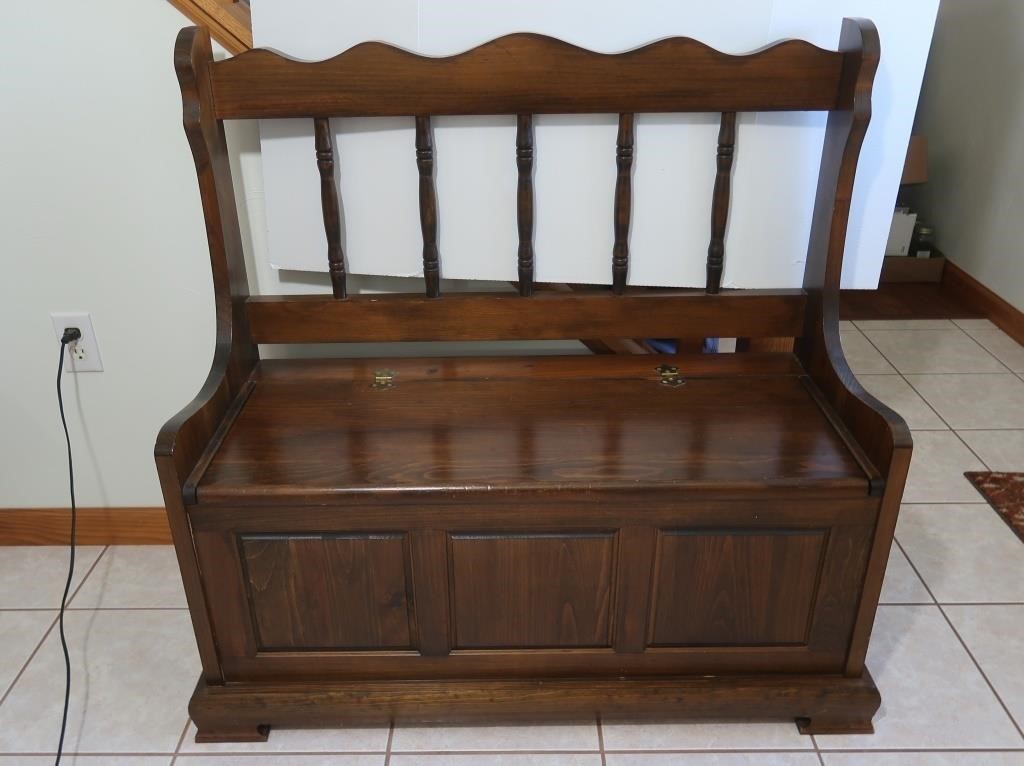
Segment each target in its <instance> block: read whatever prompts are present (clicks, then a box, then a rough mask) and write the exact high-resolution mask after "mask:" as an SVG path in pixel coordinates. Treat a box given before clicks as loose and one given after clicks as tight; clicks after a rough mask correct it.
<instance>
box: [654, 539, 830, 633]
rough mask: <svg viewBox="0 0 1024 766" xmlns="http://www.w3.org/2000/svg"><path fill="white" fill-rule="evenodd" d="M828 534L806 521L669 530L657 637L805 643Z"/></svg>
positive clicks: (661, 550) (662, 547)
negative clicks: (759, 527)
mask: <svg viewBox="0 0 1024 766" xmlns="http://www.w3.org/2000/svg"><path fill="white" fill-rule="evenodd" d="M825 537H826V536H825V532H824V531H823V530H817V531H814V530H804V529H801V530H799V531H789V530H764V531H758V532H756V533H755V532H754V531H752V530H749V529H739V530H707V531H702V530H672V531H669V532H667V533H666V532H663V533H662V534H661V535H660V536H659V539H658V558H657V562H658V563H657V568H656V571H655V574H654V578H655V587H656V589H657V590H656V593H657V595H656V597H655V602H654V611H653V613H652V616H651V643H652V644H654V645H657V646H679V645H686V644H690V645H707V646H729V645H733V646H735V645H743V644H751V643H760V644H803V643H806V641H807V638H808V636H807V633H808V628H809V626H810V618H811V614H812V606H813V601H812V599H813V597H814V593H815V591H816V589H817V586H818V579H819V575H820V571H821V559H822V554H823V553H824V547H825V546H824V543H825Z"/></svg>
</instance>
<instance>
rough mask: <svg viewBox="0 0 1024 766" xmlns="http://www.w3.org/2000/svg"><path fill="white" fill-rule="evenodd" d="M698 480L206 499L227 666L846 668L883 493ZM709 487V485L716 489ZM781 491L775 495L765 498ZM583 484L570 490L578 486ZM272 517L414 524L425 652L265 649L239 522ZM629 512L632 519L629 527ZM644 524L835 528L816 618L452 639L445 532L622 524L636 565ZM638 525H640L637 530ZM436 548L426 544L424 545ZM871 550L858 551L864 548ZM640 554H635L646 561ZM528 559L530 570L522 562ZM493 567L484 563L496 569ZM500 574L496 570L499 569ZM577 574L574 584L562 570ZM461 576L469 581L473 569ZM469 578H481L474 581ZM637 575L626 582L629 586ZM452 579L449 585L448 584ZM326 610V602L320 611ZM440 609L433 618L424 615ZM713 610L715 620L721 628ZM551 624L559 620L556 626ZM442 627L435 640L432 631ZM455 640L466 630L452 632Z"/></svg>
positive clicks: (525, 614)
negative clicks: (675, 635)
mask: <svg viewBox="0 0 1024 766" xmlns="http://www.w3.org/2000/svg"><path fill="white" fill-rule="evenodd" d="M694 496H695V495H692V494H684V493H679V492H675V493H669V494H662V495H659V494H656V493H652V492H648V491H644V492H643V493H642V494H640V493H638V492H637V491H636V490H635V489H633V490H630V491H628V492H621V493H608V492H594V493H591V494H590V495H589V496H586V495H581V494H580V493H573V494H572V495H571V496H570V495H567V494H565V493H561V494H554V493H546V494H543V495H528V494H524V493H517V494H512V493H495V492H494V491H493V490H492V491H491V492H490V493H489V494H488V493H486V492H484V493H477V494H476V495H475V496H472V497H471V498H468V499H466V501H465V502H464V501H463V499H462V498H452V497H450V496H445V495H444V494H441V493H431V494H429V495H426V494H424V493H420V494H419V496H418V497H416V498H409V500H408V501H407V502H403V501H401V500H400V499H399V498H397V497H396V496H395V495H394V494H391V493H389V494H388V495H386V496H380V497H379V498H378V499H377V501H376V502H373V501H370V500H369V499H367V502H362V501H355V500H354V499H352V498H348V499H346V500H344V501H343V503H342V504H329V503H328V504H323V503H321V504H319V505H316V504H305V505H281V504H277V505H274V506H267V507H262V508H261V507H258V506H253V505H249V504H242V505H235V506H211V505H204V506H199V507H197V508H196V512H195V513H194V514H193V523H194V529H195V532H196V542H197V549H198V551H199V554H200V560H201V562H202V564H203V567H204V570H205V571H206V572H208V573H209V577H208V587H209V598H210V600H211V604H213V605H214V608H213V614H214V620H215V626H216V628H217V631H216V632H217V634H218V636H219V642H220V647H221V652H222V661H223V663H224V667H225V672H226V674H227V676H228V677H229V678H230V679H233V680H235V681H240V680H248V681H256V680H262V681H270V680H274V681H281V682H290V681H298V680H302V681H309V680H319V681H325V680H346V679H355V678H359V679H365V680H373V679H385V678H386V679H391V680H399V679H411V678H419V679H437V678H468V677H478V676H480V675H487V676H489V677H498V676H502V677H517V678H530V677H533V678H536V677H552V676H562V677H565V676H570V675H575V676H580V675H585V676H590V677H594V676H596V675H601V674H604V673H614V674H615V675H622V674H624V673H626V674H645V675H650V674H683V673H744V672H747V673H749V672H755V671H756V672H764V671H766V670H767V671H770V672H773V673H782V672H805V673H813V672H819V673H820V672H831V673H839V672H840V670H841V668H842V666H843V663H844V662H845V659H846V648H847V643H848V640H849V634H850V625H851V622H852V617H853V610H854V608H855V605H856V598H857V595H858V587H859V586H858V582H859V578H861V577H862V576H863V572H864V568H863V567H864V561H865V560H866V558H865V556H866V552H867V549H868V547H869V546H870V539H871V531H872V524H873V521H874V518H875V511H876V509H877V500H876V499H872V498H868V497H864V496H856V497H853V496H848V497H845V498H843V497H838V496H833V497H830V498H825V497H824V496H820V495H818V496H817V497H816V496H815V493H814V492H813V490H810V489H804V490H801V491H800V492H799V493H798V494H794V493H790V496H789V497H786V496H785V495H784V494H783V493H781V492H777V491H776V492H772V493H766V492H765V490H760V491H759V492H758V493H756V494H751V495H748V497H746V498H739V499H731V500H729V499H727V500H721V501H709V500H701V501H697V502H692V501H691V502H688V501H681V500H680V497H694ZM705 497H706V496H705ZM767 497H770V498H771V499H766V498H767ZM570 498H571V499H570ZM241 523H244V524H245V525H247V526H248V527H249V528H252V527H256V528H259V529H261V530H265V532H264V534H267V535H281V536H290V537H300V536H306V535H311V536H315V535H322V534H323V533H322V532H321V531H320V530H324V529H334V530H337V533H338V534H344V535H346V536H356V537H358V536H363V535H365V534H367V533H368V534H374V535H379V534H381V532H380V530H382V529H385V530H391V533H392V534H406V533H407V534H409V536H410V538H411V539H413V540H414V541H415V540H417V539H419V540H421V541H422V543H421V544H420V545H419V548H420V551H421V553H420V554H417V552H416V550H415V548H416V545H417V544H416V543H415V542H414V551H413V556H412V570H413V580H414V585H413V590H412V598H413V601H414V602H415V605H416V608H415V611H416V613H417V615H418V616H419V617H421V618H423V619H421V620H420V632H421V636H422V640H421V642H420V654H416V653H415V652H408V651H395V650H392V651H384V650H381V651H378V652H373V653H368V652H366V651H361V650H351V651H329V652H328V651H317V650H304V651H294V652H260V651H258V646H259V640H258V637H257V633H256V630H255V626H254V625H253V624H252V620H251V619H250V618H249V616H248V613H247V611H246V610H247V607H246V604H247V597H246V592H247V585H246V583H247V577H246V576H244V575H243V574H242V563H241V561H240V560H239V561H236V558H237V556H236V554H235V553H234V551H237V549H238V543H237V536H238V532H237V530H238V528H239V525H240V524H241ZM623 524H626V525H627V526H626V527H623ZM629 528H633V529H635V530H636V532H637V533H639V532H640V531H641V530H642V532H643V535H644V536H648V537H649V536H650V535H652V533H653V532H654V531H655V530H657V529H669V530H671V529H681V528H683V529H693V530H707V533H708V534H715V533H716V531H720V530H721V529H723V528H742V529H744V530H747V531H749V532H750V533H751V534H755V533H760V532H762V531H763V532H764V533H765V534H768V533H771V534H778V532H779V530H780V529H787V530H791V531H793V532H794V533H802V532H804V531H805V530H817V532H818V533H819V534H820V532H821V530H828V535H829V540H830V543H829V546H828V548H827V550H826V551H825V553H824V555H823V564H822V567H821V572H822V574H821V576H820V581H819V584H818V588H817V594H816V599H815V605H814V609H813V614H812V616H811V618H810V620H809V621H808V638H807V641H806V643H804V644H802V645H770V644H762V643H758V642H757V640H756V639H754V642H753V643H750V644H747V645H745V646H744V647H743V650H742V651H738V649H737V646H735V645H730V646H706V645H703V646H670V647H657V648H654V649H648V644H647V638H646V635H645V633H644V631H643V630H641V636H640V645H641V650H640V651H632V650H630V649H629V648H628V647H627V648H623V649H620V648H619V641H618V639H617V638H615V639H613V644H614V650H612V649H608V648H601V647H590V648H587V649H583V648H581V649H580V650H578V651H568V650H566V648H564V647H557V646H555V647H548V648H543V647H519V648H483V649H455V650H453V651H452V652H451V653H448V652H447V651H446V650H445V649H444V647H445V646H446V645H447V644H446V643H445V642H446V641H447V640H448V639H447V638H446V636H447V630H448V629H449V625H450V623H448V622H447V620H448V617H447V616H446V615H447V614H448V613H447V611H446V609H447V606H446V605H447V603H448V601H449V598H450V596H449V586H450V585H451V586H453V587H455V586H458V585H459V583H456V582H455V580H454V575H451V576H450V575H449V572H452V573H454V572H455V568H454V567H452V565H451V559H450V554H449V553H448V552H446V546H445V544H444V541H445V539H446V538H447V537H449V536H451V537H463V538H465V537H467V536H479V537H490V538H502V539H506V538H509V537H525V538H529V539H537V538H541V537H544V536H551V537H556V538H566V537H569V538H573V537H579V536H580V535H586V534H591V535H597V536H599V537H602V538H603V537H606V536H607V535H608V534H609V533H610V532H611V531H614V530H618V532H617V533H616V537H618V538H619V542H618V544H617V546H616V550H617V552H616V564H615V569H616V571H618V572H621V571H622V569H623V567H627V566H628V567H634V561H633V559H632V558H630V559H629V560H628V561H627V560H624V559H623V558H622V557H623V556H631V554H632V553H634V552H635V551H636V548H635V546H631V545H630V543H629V541H626V540H623V539H622V538H621V536H623V535H624V534H626V533H627V530H628V529H629ZM626 536H629V537H632V538H633V539H634V540H636V539H637V534H636V533H629V534H626ZM424 551H426V555H423V552H424ZM858 556H859V558H858ZM578 560H579V559H578V558H572V557H565V558H562V559H554V558H548V559H547V561H548V563H547V564H546V566H547V567H548V570H549V571H550V572H551V581H552V584H553V585H552V587H553V588H555V589H557V590H559V591H560V594H561V596H560V597H561V599H563V600H564V603H565V610H566V611H567V612H569V613H574V612H576V613H581V614H589V613H592V612H593V605H594V598H593V596H592V595H591V594H590V593H588V592H587V591H585V590H582V589H579V588H576V587H573V584H572V582H573V581H574V580H575V579H576V578H575V577H571V578H570V575H569V573H570V572H574V571H577V570H578V566H577V563H576V562H577V561H578ZM642 561H643V558H642V557H640V558H639V559H637V560H636V563H642ZM649 561H650V560H649V559H648V566H647V569H646V577H643V578H639V577H627V578H625V580H622V579H620V585H619V588H618V589H617V590H616V594H615V596H614V598H613V602H612V605H611V607H610V609H611V611H612V613H613V615H614V618H613V619H612V622H613V624H614V625H616V626H618V625H621V624H622V622H623V620H624V619H626V618H628V616H629V615H631V614H632V615H635V613H636V610H637V608H638V607H637V604H639V605H640V606H639V609H640V610H642V612H643V615H642V617H641V618H640V620H639V623H640V625H641V626H643V625H646V623H647V613H648V606H647V604H648V599H647V597H646V596H645V590H646V589H647V588H648V587H649V584H650V582H651V573H652V571H653V568H652V567H651V566H650V564H649ZM706 564H707V566H708V567H709V570H708V571H709V573H712V574H713V573H714V572H716V571H719V570H718V569H716V564H715V562H714V561H708V562H706ZM519 571H520V572H521V571H522V570H519ZM485 576H486V575H485ZM491 579H492V581H493V576H492V578H491ZM563 582H566V583H567V584H566V585H564V586H563V585H559V583H563ZM528 583H529V579H528V578H523V577H520V578H518V579H515V580H512V581H509V582H507V583H506V584H504V585H503V584H502V583H496V585H495V589H496V590H498V591H499V592H500V590H501V589H502V588H508V589H513V590H515V589H519V590H521V589H522V588H523V587H524V586H526V585H528ZM462 584H465V582H464V581H463V583H462ZM470 588H472V586H471V585H470ZM623 588H625V589H623ZM438 592H440V596H438V595H437V594H438ZM506 604H507V605H508V606H509V607H510V608H511V609H513V610H514V612H515V613H514V614H510V615H506V616H503V617H502V618H501V624H508V623H516V624H523V625H527V624H530V622H531V615H532V614H533V607H532V604H531V602H530V600H529V599H527V598H522V597H517V596H516V595H515V594H514V593H513V594H510V596H509V598H508V599H507V600H506ZM310 620H311V621H313V622H314V623H315V622H316V620H317V617H316V615H311V616H310ZM426 621H429V622H430V623H431V624H430V625H425V622H426ZM713 629H714V625H713V623H708V624H706V625H704V627H703V630H707V631H710V630H713ZM549 630H550V629H549ZM437 631H440V633H437ZM435 639H437V640H438V644H437V646H436V647H435V648H434V649H431V650H430V651H429V652H428V651H427V650H426V648H425V647H426V645H427V644H428V642H432V641H434V640H435ZM453 640H454V639H453Z"/></svg>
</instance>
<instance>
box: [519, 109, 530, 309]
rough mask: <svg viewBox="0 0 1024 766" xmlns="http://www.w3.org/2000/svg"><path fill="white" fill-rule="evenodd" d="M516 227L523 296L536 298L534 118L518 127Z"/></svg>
mask: <svg viewBox="0 0 1024 766" xmlns="http://www.w3.org/2000/svg"><path fill="white" fill-rule="evenodd" d="M516 168H517V170H518V172H519V185H518V187H517V188H516V224H517V226H518V228H519V294H520V295H524V296H527V295H533V116H532V115H529V114H520V115H519V116H518V117H517V124H516Z"/></svg>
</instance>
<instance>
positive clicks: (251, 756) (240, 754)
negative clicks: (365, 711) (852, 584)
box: [0, 745, 1024, 763]
mask: <svg viewBox="0 0 1024 766" xmlns="http://www.w3.org/2000/svg"><path fill="white" fill-rule="evenodd" d="M609 752H610V753H612V754H614V755H658V754H661V755H700V754H704V753H707V754H712V755H730V754H732V755H743V754H750V755H774V754H779V755H800V754H805V753H813V752H814V751H813V750H811V749H810V748H803V749H796V748H775V749H766V748H762V749H757V748H749V747H748V748H739V749H736V748H734V749H731V750H725V749H721V748H690V749H681V748H679V749H674V750H673V749H662V750H625V749H624V750H610V751H609ZM820 752H821V753H872V754H878V755H881V754H884V753H1020V752H1024V745H1006V746H1004V747H931V748H929V747H884V748H864V747H861V748H838V747H825V748H822V749H821V750H820ZM399 753H400V754H402V755H597V751H595V750H429V751H420V750H408V751H406V750H403V751H399ZM55 755H56V753H55V752H4V753H0V757H2V758H13V757H25V758H33V757H34V758H42V757H47V756H49V757H53V756H55ZM65 755H66V756H72V755H74V756H86V757H90V758H99V757H110V758H160V757H165V758H175V759H177V758H183V759H187V760H190V759H192V758H202V759H204V760H205V759H214V758H224V759H229V758H242V759H246V760H254V761H257V762H261V761H265V760H266V761H267V762H268V763H269V762H270V761H269V760H267V759H270V758H276V757H278V756H307V757H318V756H332V755H357V756H359V755H384V753H383V752H382V751H379V750H297V751H275V752H272V753H270V752H267V753H255V752H246V751H237V752H220V753H171V752H159V751H147V752H131V753H129V752H114V753H101V752H96V751H91V750H90V751H82V752H75V753H68V752H65ZM187 760H183V761H181V763H186V762H187Z"/></svg>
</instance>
